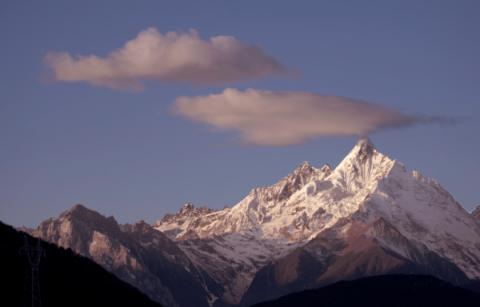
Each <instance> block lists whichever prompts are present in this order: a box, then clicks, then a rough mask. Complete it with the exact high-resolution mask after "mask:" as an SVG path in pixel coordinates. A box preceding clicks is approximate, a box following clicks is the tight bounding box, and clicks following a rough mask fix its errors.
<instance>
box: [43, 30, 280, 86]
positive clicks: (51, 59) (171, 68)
mask: <svg viewBox="0 0 480 307" xmlns="http://www.w3.org/2000/svg"><path fill="white" fill-rule="evenodd" d="M45 63H46V64H47V65H48V66H49V67H50V68H51V69H52V71H53V74H54V78H55V79H56V80H59V81H70V82H74V81H83V82H87V83H89V84H92V85H97V86H106V87H110V88H115V89H117V88H130V89H137V90H138V89H142V88H143V85H142V81H143V80H158V81H163V82H184V83H191V84H200V85H215V84H226V83H230V82H235V81H242V80H249V79H258V78H263V77H266V76H269V75H282V74H285V73H287V70H286V69H285V68H284V67H283V66H282V64H280V63H279V62H278V61H277V60H276V59H274V58H273V57H271V56H270V55H268V54H266V53H264V52H263V51H262V50H261V49H260V48H259V47H256V46H252V45H248V44H245V43H242V42H240V41H238V40H237V39H236V38H234V37H232V36H214V37H211V38H210V39H209V40H203V39H202V38H201V37H200V36H199V34H198V32H197V31H195V30H190V31H189V32H168V33H166V34H162V33H160V32H158V30H157V29H155V28H148V29H146V30H144V31H142V32H140V33H139V34H138V35H137V37H136V38H134V39H132V40H130V41H128V42H126V44H125V45H124V46H123V47H122V48H120V49H117V50H114V51H112V52H111V53H110V54H109V55H107V56H106V57H98V56H96V55H86V56H72V55H70V54H69V53H66V52H48V53H47V55H46V56H45Z"/></svg>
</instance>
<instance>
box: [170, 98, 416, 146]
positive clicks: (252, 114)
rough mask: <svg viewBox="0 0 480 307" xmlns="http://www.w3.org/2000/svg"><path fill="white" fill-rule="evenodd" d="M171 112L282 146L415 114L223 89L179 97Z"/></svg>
mask: <svg viewBox="0 0 480 307" xmlns="http://www.w3.org/2000/svg"><path fill="white" fill-rule="evenodd" d="M174 111H175V112H176V113H177V114H180V115H182V116H184V117H186V118H188V119H191V120H194V121H198V122H201V123H205V124H208V125H210V126H212V127H214V128H217V129H221V130H232V131H236V132H238V133H239V134H240V136H241V137H242V139H243V140H244V141H246V142H249V143H253V144H256V145H266V146H286V145H292V144H297V143H301V142H304V141H307V140H309V139H312V138H315V137H321V136H349V135H359V136H364V135H367V134H370V133H372V132H374V131H376V130H379V129H383V128H388V127H394V126H406V125H411V124H414V123H416V122H417V118H415V117H412V116H408V115H405V114H403V113H401V112H399V111H396V110H393V109H390V108H387V107H384V106H380V105H377V104H373V103H368V102H363V101H359V100H355V99H350V98H345V97H337V96H322V95H318V94H314V93H308V92H272V91H261V90H255V89H248V90H246V91H240V90H236V89H226V90H224V91H223V92H222V93H220V94H213V95H208V96H197V97H179V98H177V99H176V101H175V105H174Z"/></svg>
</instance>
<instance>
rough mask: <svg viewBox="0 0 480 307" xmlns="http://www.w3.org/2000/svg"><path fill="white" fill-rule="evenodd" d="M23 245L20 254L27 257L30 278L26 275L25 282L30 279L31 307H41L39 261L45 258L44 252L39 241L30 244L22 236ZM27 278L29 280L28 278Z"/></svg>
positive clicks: (25, 237)
mask: <svg viewBox="0 0 480 307" xmlns="http://www.w3.org/2000/svg"><path fill="white" fill-rule="evenodd" d="M24 241H25V243H24V245H23V247H22V248H21V249H20V253H21V254H24V255H26V256H27V260H28V264H29V266H30V274H29V275H30V276H28V274H27V278H26V280H28V279H30V285H29V286H30V287H29V288H30V293H31V295H32V300H31V305H30V306H31V307H41V306H42V298H41V296H40V261H41V260H42V257H44V256H45V251H44V249H43V247H42V246H41V243H40V240H36V241H37V243H36V244H31V243H30V242H29V241H28V238H27V236H24ZM28 277H29V278H28Z"/></svg>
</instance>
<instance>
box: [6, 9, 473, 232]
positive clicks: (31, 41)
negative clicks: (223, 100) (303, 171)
mask: <svg viewBox="0 0 480 307" xmlns="http://www.w3.org/2000/svg"><path fill="white" fill-rule="evenodd" d="M479 9H480V4H479V2H478V1H388V2H387V1H362V2H360V1H304V2H300V3H299V2H290V3H287V2H286V1H285V2H282V3H278V1H242V2H233V1H230V2H228V1H223V2H222V1H208V2H203V3H199V1H191V2H185V1H175V2H160V1H102V2H101V4H98V1H78V2H68V3H67V1H42V2H40V1H3V2H2V3H1V4H0V33H1V37H2V46H1V48H0V67H1V70H0V142H1V147H0V148H1V150H0V219H1V220H3V221H5V222H7V223H10V224H13V225H17V226H18V225H27V226H33V225H35V224H37V223H38V222H40V221H41V220H43V219H45V218H47V217H50V216H55V215H57V214H58V213H60V212H61V211H63V210H65V209H67V208H69V207H71V206H72V205H74V204H76V203H83V204H85V205H86V206H88V207H91V208H93V209H96V210H98V211H100V212H102V213H104V214H107V215H114V216H115V217H116V218H117V219H118V220H119V221H121V222H133V221H135V220H138V219H144V220H146V221H149V222H152V221H154V220H156V219H158V218H161V217H162V216H163V215H164V214H165V213H167V212H174V211H176V210H177V208H178V207H180V206H181V205H182V204H183V203H185V202H187V201H192V202H193V203H195V204H198V205H208V206H211V207H215V208H220V207H223V206H225V205H232V204H235V203H236V202H238V201H239V200H240V199H241V198H242V197H243V196H244V195H246V194H247V193H248V192H249V190H250V189H251V188H253V187H256V186H260V185H269V184H271V183H273V182H275V181H276V180H278V179H280V178H281V177H283V176H285V175H286V174H287V173H288V172H290V171H291V170H292V169H293V168H295V167H296V166H297V165H298V164H300V163H301V162H302V161H304V160H307V161H310V162H311V163H312V164H313V165H317V166H321V165H322V164H324V163H330V164H332V165H336V164H337V163H338V162H339V161H340V160H341V159H342V158H343V156H344V155H345V154H346V153H347V152H348V151H349V150H350V148H351V147H352V146H353V145H354V143H355V142H356V138H355V137H323V138H317V139H314V140H313V141H310V142H307V143H303V144H299V145H292V146H285V147H269V146H263V147H262V146H253V145H244V144H241V143H240V142H238V141H237V138H236V137H235V134H234V133H229V132H217V131H212V129H209V128H208V127H206V126H204V125H202V124H199V123H195V122H191V121H188V120H185V119H184V118H182V117H180V116H178V115H174V114H172V112H171V108H172V104H173V102H174V101H175V99H176V97H178V96H193V95H208V94H211V93H220V92H222V91H223V90H224V88H225V87H235V88H237V89H240V90H244V89H247V88H255V89H259V90H272V91H274V90H282V91H308V92H313V93H318V94H322V95H337V96H345V97H351V98H354V99H360V100H363V101H368V102H373V103H377V104H380V105H382V106H386V107H390V108H394V109H397V110H400V111H401V112H404V113H406V114H413V115H428V116H445V117H453V118H459V119H461V120H460V121H459V123H457V124H456V125H416V126H413V127H406V128H401V129H388V130H382V131H380V132H377V133H374V134H373V135H371V139H372V140H373V142H374V143H375V144H376V146H377V147H378V148H379V149H380V150H381V151H382V152H384V153H386V154H388V155H390V156H391V157H393V158H395V159H398V160H400V161H402V162H403V163H404V164H405V165H406V166H407V167H408V168H409V169H418V170H420V171H421V172H422V173H423V174H425V175H426V176H429V177H433V178H435V179H437V180H438V181H439V182H440V183H441V184H442V185H443V186H444V187H445V188H446V189H447V190H448V191H450V192H451V193H452V195H453V196H454V197H455V198H456V199H457V200H458V201H459V202H460V203H461V204H462V205H463V206H464V207H465V208H466V209H467V210H470V209H472V208H473V207H474V205H476V204H478V203H480V192H479V190H478V176H479V174H480V158H479V157H480V156H479V152H480V141H479V140H480V138H479V137H478V133H479V132H480V123H479V121H478V118H479V117H480V103H479V101H478V98H479V97H480V87H479V86H478V84H479V81H480V60H479V58H478V55H479V54H480V38H479V36H478V29H480V19H479V18H478V11H479ZM149 27H155V28H157V29H158V31H160V32H167V31H180V32H182V31H188V30H189V29H192V28H193V29H196V30H198V31H199V33H200V36H201V37H202V38H204V39H208V38H209V37H211V36H217V35H231V36H234V37H235V38H236V39H238V40H239V41H241V42H245V43H248V44H253V45H257V46H259V47H261V48H262V50H264V51H265V52H267V53H268V54H269V55H272V56H273V57H275V58H276V59H277V60H279V61H280V62H281V63H283V64H284V65H285V66H286V67H288V68H290V69H292V70H295V71H297V72H298V73H299V74H298V77H281V76H272V77H268V78H264V79H261V80H251V81H241V82H235V83H230V84H227V85H215V86H211V85H209V86H202V85H189V84H184V83H164V82H157V81H147V82H146V83H145V84H146V88H145V90H143V91H140V92H136V91H132V90H113V89H110V88H106V87H96V86H92V85H89V84H86V83H81V82H78V83H68V82H55V81H53V80H52V79H51V78H49V69H48V67H46V65H45V64H44V62H43V59H44V57H45V55H46V54H47V52H49V51H58V52H69V53H71V54H72V55H76V54H83V55H87V54H95V55H98V56H106V55H107V54H108V53H110V52H111V51H112V50H114V49H117V48H120V47H122V46H123V45H124V43H125V42H127V41H128V40H131V39H133V38H135V36H136V35H137V34H138V33H139V32H141V31H142V30H145V29H147V28H149Z"/></svg>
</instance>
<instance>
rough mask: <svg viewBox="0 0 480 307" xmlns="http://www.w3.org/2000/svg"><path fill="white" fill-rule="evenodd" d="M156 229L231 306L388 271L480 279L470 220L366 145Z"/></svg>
mask: <svg viewBox="0 0 480 307" xmlns="http://www.w3.org/2000/svg"><path fill="white" fill-rule="evenodd" d="M156 228H157V229H158V230H160V231H165V232H166V233H167V234H168V235H169V237H170V238H171V239H173V240H175V241H176V242H177V243H178V244H179V247H180V248H181V249H182V250H183V251H185V253H186V254H187V255H188V257H189V258H190V259H191V260H192V261H193V262H194V263H195V264H197V265H198V266H199V267H202V268H204V269H205V270H206V271H207V272H208V273H209V274H210V276H211V277H212V278H213V279H214V280H215V281H216V282H217V283H218V284H222V285H224V289H223V293H222V295H221V297H220V300H221V301H224V302H227V303H229V304H244V305H248V304H252V303H255V302H258V301H261V300H265V299H270V298H274V297H277V296H279V295H283V294H286V293H289V292H290V291H293V290H298V289H304V288H309V287H317V286H319V285H324V284H328V283H331V282H334V281H336V280H339V279H345V278H347V279H351V278H357V277H362V276H369V275H378V274H386V273H397V272H400V273H405V272H407V273H415V272H417V273H421V274H424V273H426V274H432V275H435V276H437V277H440V278H443V279H446V280H448V281H451V282H454V283H457V284H458V283H462V282H464V281H466V280H467V279H479V278H480V226H479V225H478V224H477V223H476V221H475V219H474V218H473V217H472V216H471V215H470V214H468V212H466V211H465V210H464V209H463V208H462V207H461V206H460V205H459V204H458V203H457V202H456V201H455V200H454V198H453V197H452V196H451V195H450V194H449V193H448V192H447V191H445V190H444V189H443V188H442V187H441V186H440V185H439V184H438V183H437V182H436V181H434V180H432V179H429V178H426V177H424V176H422V175H421V174H420V173H419V172H417V171H413V172H409V171H407V170H406V168H405V167H404V166H403V165H402V164H401V163H399V162H398V161H396V160H393V159H391V158H389V157H388V156H386V155H384V154H382V153H381V152H379V151H378V150H377V149H376V148H375V147H374V145H373V144H372V143H371V142H370V140H368V139H362V140H360V141H359V142H358V143H357V144H356V145H355V147H354V148H353V149H352V151H351V152H350V153H349V154H348V155H347V156H346V157H345V158H344V159H343V161H342V162H341V163H340V164H339V165H338V166H337V167H336V168H335V169H333V170H332V169H331V168H330V167H329V166H328V165H325V166H323V167H322V168H320V169H317V168H314V167H312V166H310V165H308V163H303V164H302V165H301V166H300V167H298V168H297V169H296V170H294V171H293V172H292V173H291V174H290V175H288V176H287V177H285V178H283V179H282V180H280V181H279V182H278V183H276V184H274V185H273V186H270V187H265V188H256V189H253V190H252V191H251V192H250V193H249V195H247V197H245V198H244V199H243V200H242V201H240V202H239V203H238V204H237V205H235V206H233V207H232V208H226V209H224V210H219V211H215V212H208V211H205V210H204V211H203V212H202V213H199V214H196V215H192V216H191V217H189V218H186V219H183V220H182V223H181V224H178V223H177V224H174V223H170V222H169V221H168V220H165V219H164V220H161V221H159V222H158V223H157V225H156Z"/></svg>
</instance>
